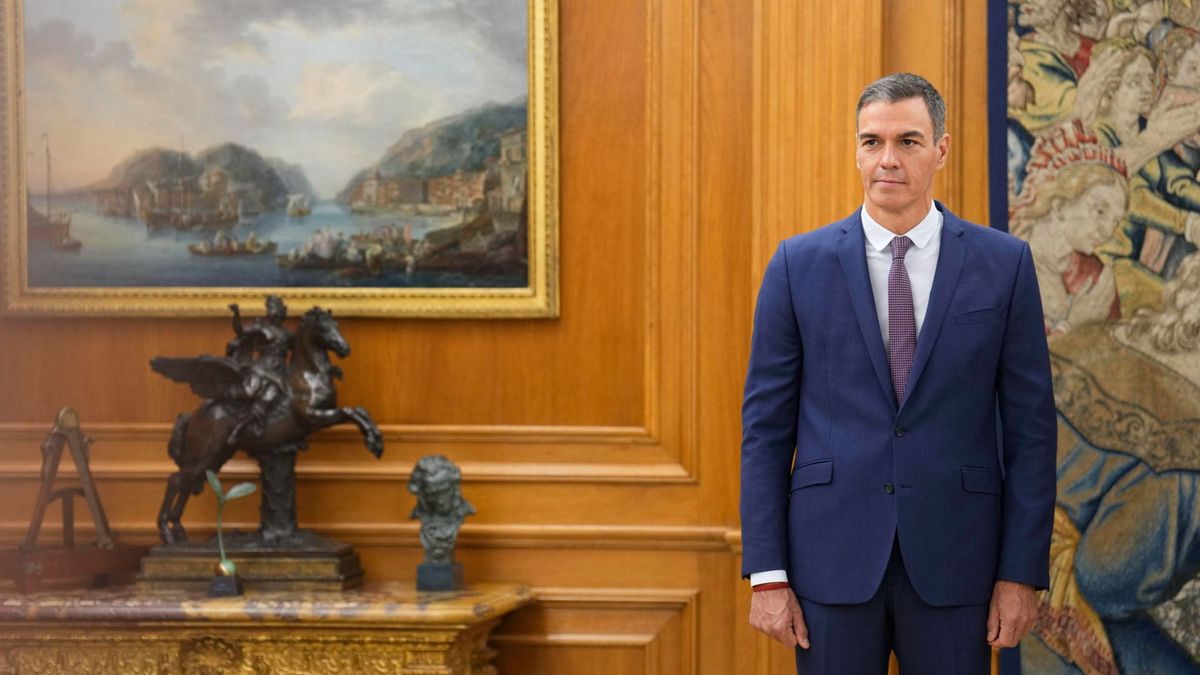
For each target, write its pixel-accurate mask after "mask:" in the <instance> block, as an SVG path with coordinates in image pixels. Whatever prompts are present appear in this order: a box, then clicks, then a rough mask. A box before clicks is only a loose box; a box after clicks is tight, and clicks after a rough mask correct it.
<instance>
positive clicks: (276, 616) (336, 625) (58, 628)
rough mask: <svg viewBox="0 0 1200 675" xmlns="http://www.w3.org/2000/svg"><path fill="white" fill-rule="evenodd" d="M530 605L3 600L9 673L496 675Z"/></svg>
mask: <svg viewBox="0 0 1200 675" xmlns="http://www.w3.org/2000/svg"><path fill="white" fill-rule="evenodd" d="M529 602H531V596H530V593H529V590H528V589H527V588H525V587H524V586H517V585H501V584H487V585H484V584H481V585H478V586H473V587H471V588H468V589H465V590H462V591H457V592H451V593H422V592H419V591H416V590H415V589H414V588H413V585H412V584H411V583H407V584H381V585H372V586H366V587H363V588H361V589H357V590H352V591H345V592H340V593H316V592H309V593H304V592H262V591H253V590H247V592H246V594H245V595H243V596H240V597H236V598H208V597H206V596H205V595H204V592H203V591H199V592H185V591H178V590H176V591H145V590H139V589H138V588H137V587H136V586H123V587H117V588H112V589H101V590H79V591H67V592H43V593H34V594H30V595H22V594H18V593H15V592H11V591H3V590H0V672H5V673H7V672H13V673H124V674H126V675H143V674H144V675H160V674H161V673H180V674H182V675H193V674H199V673H222V674H226V675H261V674H263V673H398V674H403V675H417V674H421V675H496V669H495V667H494V666H492V665H491V663H490V662H491V660H492V659H493V658H494V657H495V655H496V652H495V651H494V650H492V649H491V648H489V647H488V644H487V640H488V635H489V634H490V633H491V630H492V628H493V627H495V625H496V624H497V623H499V621H500V619H501V617H503V616H504V615H505V614H507V613H508V612H511V611H513V610H515V609H517V608H519V607H522V606H524V605H526V604H528V603H529Z"/></svg>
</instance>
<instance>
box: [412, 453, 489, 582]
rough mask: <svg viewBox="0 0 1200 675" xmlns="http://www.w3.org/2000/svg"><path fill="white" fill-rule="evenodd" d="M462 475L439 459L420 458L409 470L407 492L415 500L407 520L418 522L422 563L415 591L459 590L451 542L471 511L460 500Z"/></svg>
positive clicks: (458, 571)
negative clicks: (422, 550) (422, 552)
mask: <svg viewBox="0 0 1200 675" xmlns="http://www.w3.org/2000/svg"><path fill="white" fill-rule="evenodd" d="M461 484H462V472H461V471H459V470H458V467H457V466H455V465H454V463H453V462H451V461H450V460H448V459H446V458H445V457H443V456H441V455H430V456H428V457H422V458H421V459H420V460H419V461H418V462H417V465H416V466H415V467H413V471H412V477H411V478H410V479H409V481H408V490H409V492H412V493H413V494H414V495H416V496H417V505H416V507H414V508H413V511H412V515H411V516H410V517H411V518H414V519H417V520H420V521H421V546H422V547H424V549H425V560H424V562H422V563H421V564H420V565H419V566H418V567H417V590H419V591H453V590H458V589H461V588H462V587H463V575H462V564H461V563H457V562H454V542H455V540H456V539H458V529H459V528H460V527H462V522H463V520H464V519H465V518H466V517H467V516H469V515H472V514H474V513H475V507H473V506H471V505H470V504H469V503H468V502H467V500H465V499H463V497H462V491H461V489H460V487H461Z"/></svg>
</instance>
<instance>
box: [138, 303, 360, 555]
mask: <svg viewBox="0 0 1200 675" xmlns="http://www.w3.org/2000/svg"><path fill="white" fill-rule="evenodd" d="M273 299H274V300H276V301H278V298H273ZM268 306H270V302H269V301H268ZM331 351H332V352H333V353H334V354H337V355H338V357H340V358H345V357H347V356H349V355H350V345H348V344H347V343H346V339H345V338H344V337H342V334H341V333H340V332H339V331H338V327H337V322H336V321H334V319H333V314H332V312H329V311H326V310H323V309H321V308H319V307H314V308H312V309H310V310H308V311H307V312H305V314H304V317H303V318H302V319H301V321H300V328H299V329H298V330H297V331H296V334H295V336H294V337H292V339H291V349H290V352H291V358H290V359H289V361H288V365H287V378H286V380H285V381H284V383H283V384H284V385H285V386H284V391H283V392H282V395H278V396H276V397H275V398H274V400H273V401H272V402H271V404H270V407H269V408H268V409H267V410H266V414H265V420H256V419H255V418H256V415H255V414H254V412H253V409H254V408H256V406H255V405H254V395H253V392H252V391H248V389H247V387H246V386H245V383H246V381H247V380H248V379H249V378H252V377H253V375H252V373H251V369H252V368H253V366H252V365H250V364H246V363H239V361H238V360H235V359H231V358H221V357H215V356H200V357H197V358H181V359H176V358H166V357H161V356H160V357H157V358H155V359H153V360H151V361H150V367H151V369H153V370H154V371H155V372H157V373H160V374H162V375H164V376H166V377H168V378H170V379H172V380H175V381H177V382H183V383H186V384H188V385H189V386H191V388H192V391H194V392H195V393H196V394H198V395H199V396H201V397H203V398H204V399H205V401H204V403H202V404H201V405H200V407H199V408H197V409H196V410H195V411H193V412H190V413H181V414H180V415H179V417H178V418H177V419H176V420H175V429H174V431H173V432H172V434H171V440H170V444H169V445H168V448H167V451H168V453H169V454H170V456H171V459H173V460H175V463H176V464H177V465H178V466H179V471H177V472H176V473H174V474H172V475H171V477H170V478H168V479H167V490H166V494H165V495H164V496H163V503H162V508H161V509H160V510H159V512H158V532H159V536H160V537H161V538H162V540H163V542H164V543H167V544H171V543H175V542H181V541H187V533H186V532H185V531H184V529H183V525H181V524H180V519H181V518H182V517H183V509H184V506H186V505H187V500H188V497H189V496H191V495H194V494H200V492H201V491H202V490H203V489H204V485H205V483H206V480H205V473H204V472H205V471H206V470H211V471H213V472H214V473H215V472H217V471H219V470H220V468H221V466H222V465H223V464H225V462H226V461H228V460H229V458H230V457H232V456H233V453H234V452H236V451H237V450H238V449H241V450H244V451H245V452H246V454H248V455H250V456H251V457H253V458H254V459H256V460H258V463H259V466H260V467H261V469H262V506H261V507H260V513H261V524H260V528H259V532H258V540H259V541H258V543H259V544H261V545H265V546H288V545H292V544H295V543H298V531H297V529H296V492H295V490H296V453H297V452H299V451H300V450H303V449H305V448H307V447H308V443H307V441H306V438H307V437H308V435H309V434H311V433H312V432H314V431H317V430H319V429H324V428H326V427H330V426H333V425H335V424H341V423H343V422H353V423H354V424H355V425H357V426H358V428H359V431H361V432H362V435H363V441H364V443H365V444H366V446H367V449H368V450H370V451H371V454H373V455H375V457H379V456H380V455H382V454H383V436H382V435H381V434H380V433H379V428H378V427H377V426H376V425H375V422H374V421H372V420H371V416H370V414H368V413H367V411H366V410H365V409H363V408H361V407H353V408H351V407H343V408H339V407H338V405H337V391H336V389H335V388H334V383H333V381H334V379H341V377H342V371H341V369H340V368H338V367H337V366H335V365H333V364H332V363H331V362H330V360H329V353H328V352H331ZM257 407H258V408H259V409H260V410H261V404H259V405H258V406H257ZM260 414H261V413H260ZM260 422H265V423H260Z"/></svg>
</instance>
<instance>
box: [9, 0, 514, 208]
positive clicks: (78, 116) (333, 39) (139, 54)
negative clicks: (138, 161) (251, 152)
mask: <svg viewBox="0 0 1200 675" xmlns="http://www.w3.org/2000/svg"><path fill="white" fill-rule="evenodd" d="M525 33H526V9H525V0H33V1H30V0H26V2H25V70H26V91H27V116H26V141H27V146H26V147H27V150H28V158H29V160H30V171H29V186H30V189H31V190H33V191H34V192H39V191H42V190H43V189H44V185H45V169H44V166H43V162H42V157H43V153H44V150H45V145H44V143H43V141H42V140H41V139H42V134H43V133H45V132H49V133H50V138H51V141H52V143H53V147H52V151H53V153H54V157H55V160H54V184H55V189H56V190H57V189H59V188H60V187H62V188H70V187H78V186H83V185H87V184H90V183H92V182H94V181H97V180H99V179H101V178H103V177H105V176H107V175H108V172H109V170H110V169H111V168H112V167H113V165H115V164H116V163H118V162H120V161H121V160H123V159H125V158H126V157H128V156H129V155H130V154H132V153H133V152H134V151H136V150H140V149H144V148H149V147H154V146H158V147H165V148H171V149H178V148H180V147H183V149H184V150H186V151H187V152H189V153H192V154H194V153H196V152H197V151H199V150H202V149H204V148H207V147H210V146H212V145H215V144H218V143H223V142H227V141H232V142H235V143H241V144H243V145H246V146H249V147H252V148H254V149H256V150H258V151H259V152H261V153H262V154H264V155H266V156H269V157H278V158H280V159H283V160H285V161H288V162H291V163H298V164H300V165H301V166H303V167H304V170H305V172H306V173H307V174H308V177H309V180H310V181H312V183H313V186H314V187H315V188H316V190H317V192H318V193H319V194H320V195H321V196H322V197H323V198H329V197H331V196H332V195H333V193H335V192H336V191H337V190H340V189H341V188H342V187H344V186H345V184H346V181H348V180H349V179H350V177H351V176H352V175H353V174H354V173H355V172H356V171H358V170H359V169H362V168H364V167H366V166H369V165H371V164H372V163H374V162H375V161H377V160H378V159H379V158H380V156H381V155H382V153H383V151H384V150H385V149H386V148H387V147H388V146H389V145H391V144H392V143H394V142H395V141H396V140H398V139H399V137H400V135H401V134H402V133H403V132H404V131H405V130H407V129H409V128H412V127H415V126H420V125H422V124H425V123H427V122H430V121H433V120H435V119H437V118H439V117H444V116H446V115H450V114H454V113H457V112H460V111H463V110H465V109H468V108H471V107H475V106H478V105H480V104H482V103H485V102H488V101H495V102H509V101H512V100H515V99H517V98H519V97H521V96H523V95H524V94H525V92H526V88H527V84H526V81H527V76H526V65H525V64H526V60H525V52H526V35H525Z"/></svg>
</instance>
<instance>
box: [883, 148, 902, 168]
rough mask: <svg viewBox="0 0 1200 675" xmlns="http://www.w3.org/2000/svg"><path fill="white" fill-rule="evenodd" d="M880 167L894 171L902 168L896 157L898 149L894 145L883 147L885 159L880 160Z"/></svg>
mask: <svg viewBox="0 0 1200 675" xmlns="http://www.w3.org/2000/svg"><path fill="white" fill-rule="evenodd" d="M879 163H880V165H882V166H883V167H884V168H888V169H894V168H896V167H899V166H900V162H899V161H898V158H897V155H896V148H895V146H893V145H890V144H889V145H885V146H884V147H883V157H881V158H880V160H879Z"/></svg>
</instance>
